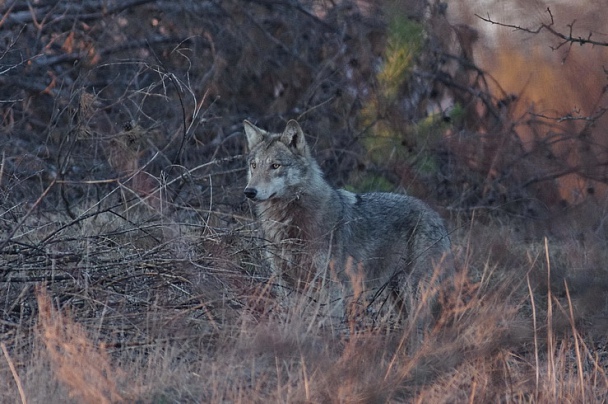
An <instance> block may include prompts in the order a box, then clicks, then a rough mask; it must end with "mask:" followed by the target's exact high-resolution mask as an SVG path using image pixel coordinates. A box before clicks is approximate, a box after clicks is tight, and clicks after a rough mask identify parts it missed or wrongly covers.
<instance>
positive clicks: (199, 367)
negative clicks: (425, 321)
mask: <svg viewBox="0 0 608 404" xmlns="http://www.w3.org/2000/svg"><path fill="white" fill-rule="evenodd" d="M119 3H120V4H119ZM449 7H451V5H450V6H449ZM449 7H448V8H447V9H446V8H445V4H443V3H440V2H428V3H427V2H425V1H418V0H403V1H386V2H371V1H369V2H367V1H357V2H351V1H336V2H318V1H293V2H276V1H267V0H256V1H247V2H245V1H240V0H229V1H222V2H218V1H198V2H184V3H183V4H182V3H176V2H170V1H148V0H133V1H126V2H118V3H116V4H114V3H112V2H103V4H102V3H101V2H96V1H81V2H57V1H38V2H30V3H27V2H18V1H14V2H5V3H1V4H0V15H1V16H2V17H1V18H0V27H1V28H2V30H0V39H1V41H0V84H1V86H0V136H1V138H0V142H1V143H0V144H1V146H2V147H1V150H2V153H1V156H0V213H1V215H0V218H1V220H0V291H1V293H0V296H2V297H3V299H2V304H0V343H1V347H2V355H1V356H0V387H1V389H0V392H1V393H0V401H2V402H19V401H21V402H30V403H32V402H89V403H100V402H141V403H145V402H152V403H164V402H349V403H350V402H362V403H363V402H370V403H371V402H387V401H390V402H438V403H439V402H446V403H448V402H479V403H485V402H605V401H606V400H608V394H607V393H606V392H607V391H608V378H607V376H606V372H607V371H608V353H607V351H606V346H607V344H608V340H607V337H606V336H607V335H608V333H607V331H608V320H607V319H608V307H607V306H606V297H605V296H606V291H607V290H608V274H607V273H606V267H605V262H606V260H607V259H608V257H607V254H608V253H607V251H608V248H606V247H607V245H606V240H607V235H608V233H607V231H608V229H607V228H606V224H605V223H606V202H605V201H606V185H607V184H608V176H607V173H606V171H605V167H606V144H605V134H604V131H605V129H604V127H603V125H601V123H602V122H603V120H604V119H606V118H605V117H604V116H603V113H604V110H605V109H604V107H603V105H604V104H603V103H604V102H605V101H604V91H603V90H602V88H603V87H604V81H605V80H604V79H605V77H604V76H603V74H604V73H605V72H603V70H602V65H603V62H602V61H603V60H604V57H603V56H597V47H599V46H600V45H596V48H593V49H592V48H590V47H588V46H583V47H581V48H580V49H577V50H576V51H574V50H572V51H570V53H569V54H568V55H567V58H566V59H563V56H564V54H563V53H560V54H559V56H560V58H561V59H560V60H558V61H556V60H551V58H547V57H540V56H539V55H538V54H537V53H532V54H528V55H526V54H523V53H522V52H520V49H519V48H517V47H505V48H504V49H503V51H502V52H500V53H497V55H496V57H494V58H493V61H494V64H490V63H488V61H487V60H478V59H479V57H478V56H477V55H478V52H475V49H476V46H477V44H478V42H479V41H482V40H483V37H482V34H481V33H480V32H479V31H477V30H475V29H474V28H472V27H471V26H469V25H466V24H459V25H455V24H453V23H452V22H451V20H450V18H449V17H450V12H451V9H450V8H449ZM460 11H461V12H462V10H460ZM559 21H563V18H562V19H561V20H559ZM571 22H572V21H566V22H565V23H564V24H563V26H564V27H566V28H565V30H566V31H565V32H567V25H566V24H569V23H571ZM522 24H523V22H522ZM554 27H555V29H559V28H560V26H559V24H558V23H557V22H556V24H555V26H554ZM577 27H578V26H577ZM589 29H591V28H589ZM581 35H583V36H585V35H586V34H581ZM585 37H586V36H585ZM545 39H546V38H545ZM577 46H578V45H577ZM560 49H563V48H560ZM572 49H574V48H572ZM587 52H588V53H587ZM582 60H585V62H586V64H585V69H587V70H585V71H587V72H590V71H593V74H589V75H585V77H582V78H581V77H580V75H579V74H578V73H579V71H578V70H577V68H576V66H577V65H578V64H579V63H582V62H581V61H582ZM590 61H591V62H593V61H595V62H596V63H595V64H594V63H591V62H590ZM478 62H479V63H481V62H483V66H484V69H485V70H484V69H481V68H480V67H478V66H479V64H477V63H478ZM556 63H564V64H565V66H564V68H563V69H561V70H557V69H556V68H555V64H556ZM569 63H570V64H569ZM573 65H574V66H573ZM530 66H533V67H534V69H532V70H533V71H532V72H531V73H529V74H528V75H527V76H526V77H528V78H530V80H528V81H527V82H525V83H524V82H523V81H518V80H515V79H514V78H517V75H514V74H513V72H520V71H523V70H525V69H526V68H528V67H530ZM489 72H491V74H490V73H489ZM598 72H599V73H598ZM592 77H593V79H591V78H592ZM598 77H599V78H598ZM600 79H602V81H601V82H600V84H599V85H598V84H597V82H598V80H600ZM556 82H559V83H563V85H561V86H560V91H561V93H559V95H556V93H555V92H554V90H555V87H556V84H555V83H556ZM522 83H523V84H522ZM520 84H521V85H520ZM555 98H559V100H560V101H559V102H558V103H548V101H551V100H553V99H555ZM570 101H571V102H570ZM576 108H579V109H576ZM245 118H249V119H252V120H254V121H255V122H256V124H258V125H259V126H263V127H266V128H268V129H270V130H275V129H279V128H281V127H283V126H284V122H285V121H287V120H288V119H290V118H298V120H299V121H300V122H301V124H302V125H303V127H304V129H305V132H306V133H307V134H309V135H310V139H309V140H310V142H311V144H313V145H314V147H313V148H314V150H315V155H316V156H317V157H318V159H319V162H320V163H321V165H322V166H323V170H324V172H326V173H327V177H328V180H329V181H330V182H331V183H332V184H334V185H336V186H346V185H348V186H350V187H352V188H354V189H355V190H358V191H361V190H368V189H380V190H390V191H403V190H404V189H405V190H407V192H410V193H412V194H414V195H416V196H419V197H422V198H424V199H425V200H428V201H429V202H430V203H432V204H434V205H435V206H437V207H443V208H439V209H440V211H441V212H442V213H443V215H444V217H445V218H446V220H447V222H448V227H449V228H450V229H452V232H451V235H452V241H453V245H454V250H455V251H454V253H455V255H456V257H457V260H458V267H459V269H460V272H459V275H458V278H457V279H456V282H455V283H456V287H455V288H454V290H451V291H449V292H446V293H445V294H444V295H442V296H441V300H442V302H443V305H444V307H446V308H447V309H446V310H445V311H444V312H443V313H442V315H441V317H440V318H438V319H437V323H436V324H435V325H434V327H432V328H431V329H429V330H426V332H425V333H424V335H421V332H419V330H417V329H416V327H415V326H414V324H415V319H412V318H408V319H407V320H402V321H398V322H395V321H394V316H393V317H391V316H387V317H386V318H384V317H383V318H379V317H378V316H377V317H374V318H373V320H374V321H370V322H367V323H365V324H364V326H363V327H359V326H358V325H356V324H353V323H350V324H348V323H340V324H337V325H336V324H335V322H328V321H327V319H326V318H324V314H323V313H324V312H325V310H324V308H325V307H324V306H323V305H324V304H326V303H325V302H326V300H327V299H325V298H326V296H322V295H321V296H319V297H318V298H314V299H313V298H310V297H308V296H304V295H303V294H299V293H296V292H293V293H289V294H288V296H287V297H285V298H281V299H279V298H277V296H275V291H274V288H273V285H272V284H271V281H270V273H269V269H268V266H267V264H266V263H265V262H264V260H263V259H262V256H263V254H262V251H260V243H259V242H258V240H257V237H258V233H257V232H256V231H255V228H256V226H255V222H254V221H253V220H252V219H253V215H252V213H251V210H250V206H249V205H248V203H247V201H246V200H245V199H246V198H245V197H244V195H243V193H242V189H243V187H244V185H245V184H244V173H245V171H244V161H243V159H242V154H243V152H244V146H245V141H244V136H243V135H242V133H241V132H242V126H241V122H242V120H243V119H245ZM420 304H421V305H423V304H425V302H420ZM366 314H369V315H372V314H373V313H372V312H371V311H368V312H367V313H363V315H366ZM327 324H332V326H327Z"/></svg>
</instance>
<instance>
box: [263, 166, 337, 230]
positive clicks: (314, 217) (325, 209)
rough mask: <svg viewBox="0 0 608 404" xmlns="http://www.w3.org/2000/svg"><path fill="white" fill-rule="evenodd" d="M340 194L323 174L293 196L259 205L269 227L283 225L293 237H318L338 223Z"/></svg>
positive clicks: (264, 220)
mask: <svg viewBox="0 0 608 404" xmlns="http://www.w3.org/2000/svg"><path fill="white" fill-rule="evenodd" d="M339 205H340V197H339V195H338V193H337V191H336V190H335V189H334V188H332V187H331V186H330V185H329V184H328V183H327V182H326V181H325V180H324V179H323V177H321V176H315V177H313V178H312V179H311V181H310V182H309V183H308V186H307V187H306V188H300V189H298V190H296V192H294V196H293V198H291V199H280V200H269V201H265V202H262V203H260V204H259V205H258V215H259V217H260V219H262V221H263V222H264V223H265V224H264V226H267V227H277V226H280V227H283V229H284V231H286V232H288V233H289V234H290V236H291V237H297V238H303V239H310V238H313V239H314V238H318V237H320V236H322V235H323V234H325V233H327V232H328V229H331V228H333V227H334V225H335V222H336V221H337V220H339V219H338V216H339V214H340V212H339V211H338V207H339Z"/></svg>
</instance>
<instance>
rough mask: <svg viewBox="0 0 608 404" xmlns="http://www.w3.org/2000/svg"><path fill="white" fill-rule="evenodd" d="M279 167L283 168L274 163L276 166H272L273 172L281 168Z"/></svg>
mask: <svg viewBox="0 0 608 404" xmlns="http://www.w3.org/2000/svg"><path fill="white" fill-rule="evenodd" d="M279 167H281V165H280V164H279V163H274V164H273V165H272V169H273V170H276V169H277V168H279Z"/></svg>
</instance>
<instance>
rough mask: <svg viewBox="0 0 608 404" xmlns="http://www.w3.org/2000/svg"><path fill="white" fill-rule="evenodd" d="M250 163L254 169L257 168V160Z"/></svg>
mask: <svg viewBox="0 0 608 404" xmlns="http://www.w3.org/2000/svg"><path fill="white" fill-rule="evenodd" d="M249 165H250V166H251V169H252V170H255V167H256V164H255V161H252V162H251V163H249Z"/></svg>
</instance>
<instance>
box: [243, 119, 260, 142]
mask: <svg viewBox="0 0 608 404" xmlns="http://www.w3.org/2000/svg"><path fill="white" fill-rule="evenodd" d="M243 126H244V127H245V135H247V145H248V146H249V150H252V149H253V148H254V147H255V146H256V145H258V144H260V143H262V142H263V141H264V136H266V132H265V131H263V130H262V129H260V128H258V127H257V126H255V125H254V124H252V123H251V122H249V121H248V120H246V119H245V120H244V121H243Z"/></svg>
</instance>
